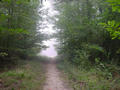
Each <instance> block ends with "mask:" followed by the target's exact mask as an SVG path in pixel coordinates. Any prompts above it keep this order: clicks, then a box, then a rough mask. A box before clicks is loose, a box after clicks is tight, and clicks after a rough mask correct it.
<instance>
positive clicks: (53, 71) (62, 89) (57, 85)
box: [43, 61, 72, 90]
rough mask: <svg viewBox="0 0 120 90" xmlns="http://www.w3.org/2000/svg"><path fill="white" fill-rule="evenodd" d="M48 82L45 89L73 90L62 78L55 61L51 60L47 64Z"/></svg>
mask: <svg viewBox="0 0 120 90" xmlns="http://www.w3.org/2000/svg"><path fill="white" fill-rule="evenodd" d="M46 67H47V72H46V77H47V78H46V82H45V85H44V88H43V90H72V89H71V88H69V87H68V85H67V84H66V83H64V81H63V80H62V79H61V77H60V74H61V72H60V71H59V70H58V69H57V68H56V63H55V61H50V62H49V63H48V64H47V66H46Z"/></svg>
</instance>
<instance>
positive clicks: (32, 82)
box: [0, 60, 45, 90]
mask: <svg viewBox="0 0 120 90" xmlns="http://www.w3.org/2000/svg"><path fill="white" fill-rule="evenodd" d="M44 76H45V75H44V71H43V67H42V64H41V62H40V61H37V60H31V61H22V65H19V66H18V67H16V68H15V69H12V70H8V71H5V72H2V73H0V90H42V86H43V82H44V80H45V77H44Z"/></svg>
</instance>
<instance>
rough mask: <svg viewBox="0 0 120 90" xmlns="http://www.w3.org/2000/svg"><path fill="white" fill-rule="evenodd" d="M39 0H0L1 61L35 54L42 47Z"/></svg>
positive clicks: (8, 61)
mask: <svg viewBox="0 0 120 90" xmlns="http://www.w3.org/2000/svg"><path fill="white" fill-rule="evenodd" d="M40 7H41V6H40V1H39V0H1V1H0V63H1V64H2V65H4V64H5V63H10V62H11V60H12V61H13V60H16V59H15V57H21V58H26V57H27V56H34V55H35V54H36V53H38V52H39V51H40V49H41V48H42V43H41V42H42V40H43V34H41V32H39V26H40V25H39V20H40V18H41V16H40V14H39V13H41V12H38V11H39V8H40ZM3 63H4V64H3Z"/></svg>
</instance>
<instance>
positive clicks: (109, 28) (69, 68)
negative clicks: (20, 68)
mask: <svg viewBox="0 0 120 90" xmlns="http://www.w3.org/2000/svg"><path fill="white" fill-rule="evenodd" d="M55 2H56V3H55V9H56V11H58V12H59V13H58V14H57V15H55V16H54V17H51V18H52V20H53V21H52V23H54V25H55V27H54V29H55V31H56V33H55V34H54V35H53V36H50V37H54V38H57V42H58V45H57V46H56V50H57V52H58V56H57V57H56V59H57V60H58V68H59V69H61V70H63V71H64V72H66V74H67V76H68V77H69V79H70V81H71V84H72V86H73V88H74V90H120V0H55ZM40 8H42V0H41V1H39V0H0V71H2V72H3V69H4V68H5V69H6V68H9V67H12V68H13V67H14V66H15V65H16V64H20V63H19V62H21V61H25V62H26V60H28V59H31V58H36V59H41V58H42V57H41V58H40V57H37V56H36V55H37V54H38V53H39V52H40V51H41V50H42V49H43V48H45V46H44V45H43V43H42V41H44V40H46V39H48V36H47V35H45V34H43V33H42V32H40V29H41V28H42V27H41V25H42V24H41V22H42V20H43V19H42V13H41V9H40ZM50 37H49V38H50ZM27 62H29V60H28V61H27ZM30 63H31V61H30ZM38 68H39V67H38ZM29 72H32V71H29ZM10 75H11V74H10ZM15 75H17V74H15ZM3 76H4V75H2V76H1V75H0V86H1V82H2V81H1V78H3ZM13 76H14V75H13ZM20 77H21V78H23V77H24V73H22V74H20ZM41 82H42V81H41ZM81 84H82V87H81V86H80V85H81ZM80 88H82V89H80ZM8 90H9V89H8ZM12 90H14V89H12ZM30 90H31V89H30ZM32 90H33V89H32ZM36 90H37V89H36Z"/></svg>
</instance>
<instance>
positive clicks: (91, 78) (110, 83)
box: [58, 61, 120, 90]
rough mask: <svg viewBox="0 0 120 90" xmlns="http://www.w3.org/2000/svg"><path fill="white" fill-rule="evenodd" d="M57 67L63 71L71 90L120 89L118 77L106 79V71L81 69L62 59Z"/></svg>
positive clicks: (119, 78)
mask: <svg viewBox="0 0 120 90" xmlns="http://www.w3.org/2000/svg"><path fill="white" fill-rule="evenodd" d="M58 68H59V69H60V70H62V71H63V73H64V74H65V75H63V76H65V77H63V78H64V79H66V81H69V83H70V84H71V86H72V88H73V90H120V77H116V78H111V79H107V77H106V76H105V75H104V74H105V73H106V72H100V71H98V70H96V69H90V70H89V71H86V70H82V69H79V68H77V67H76V66H75V65H72V64H70V63H69V62H64V61H61V62H59V63H58Z"/></svg>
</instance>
